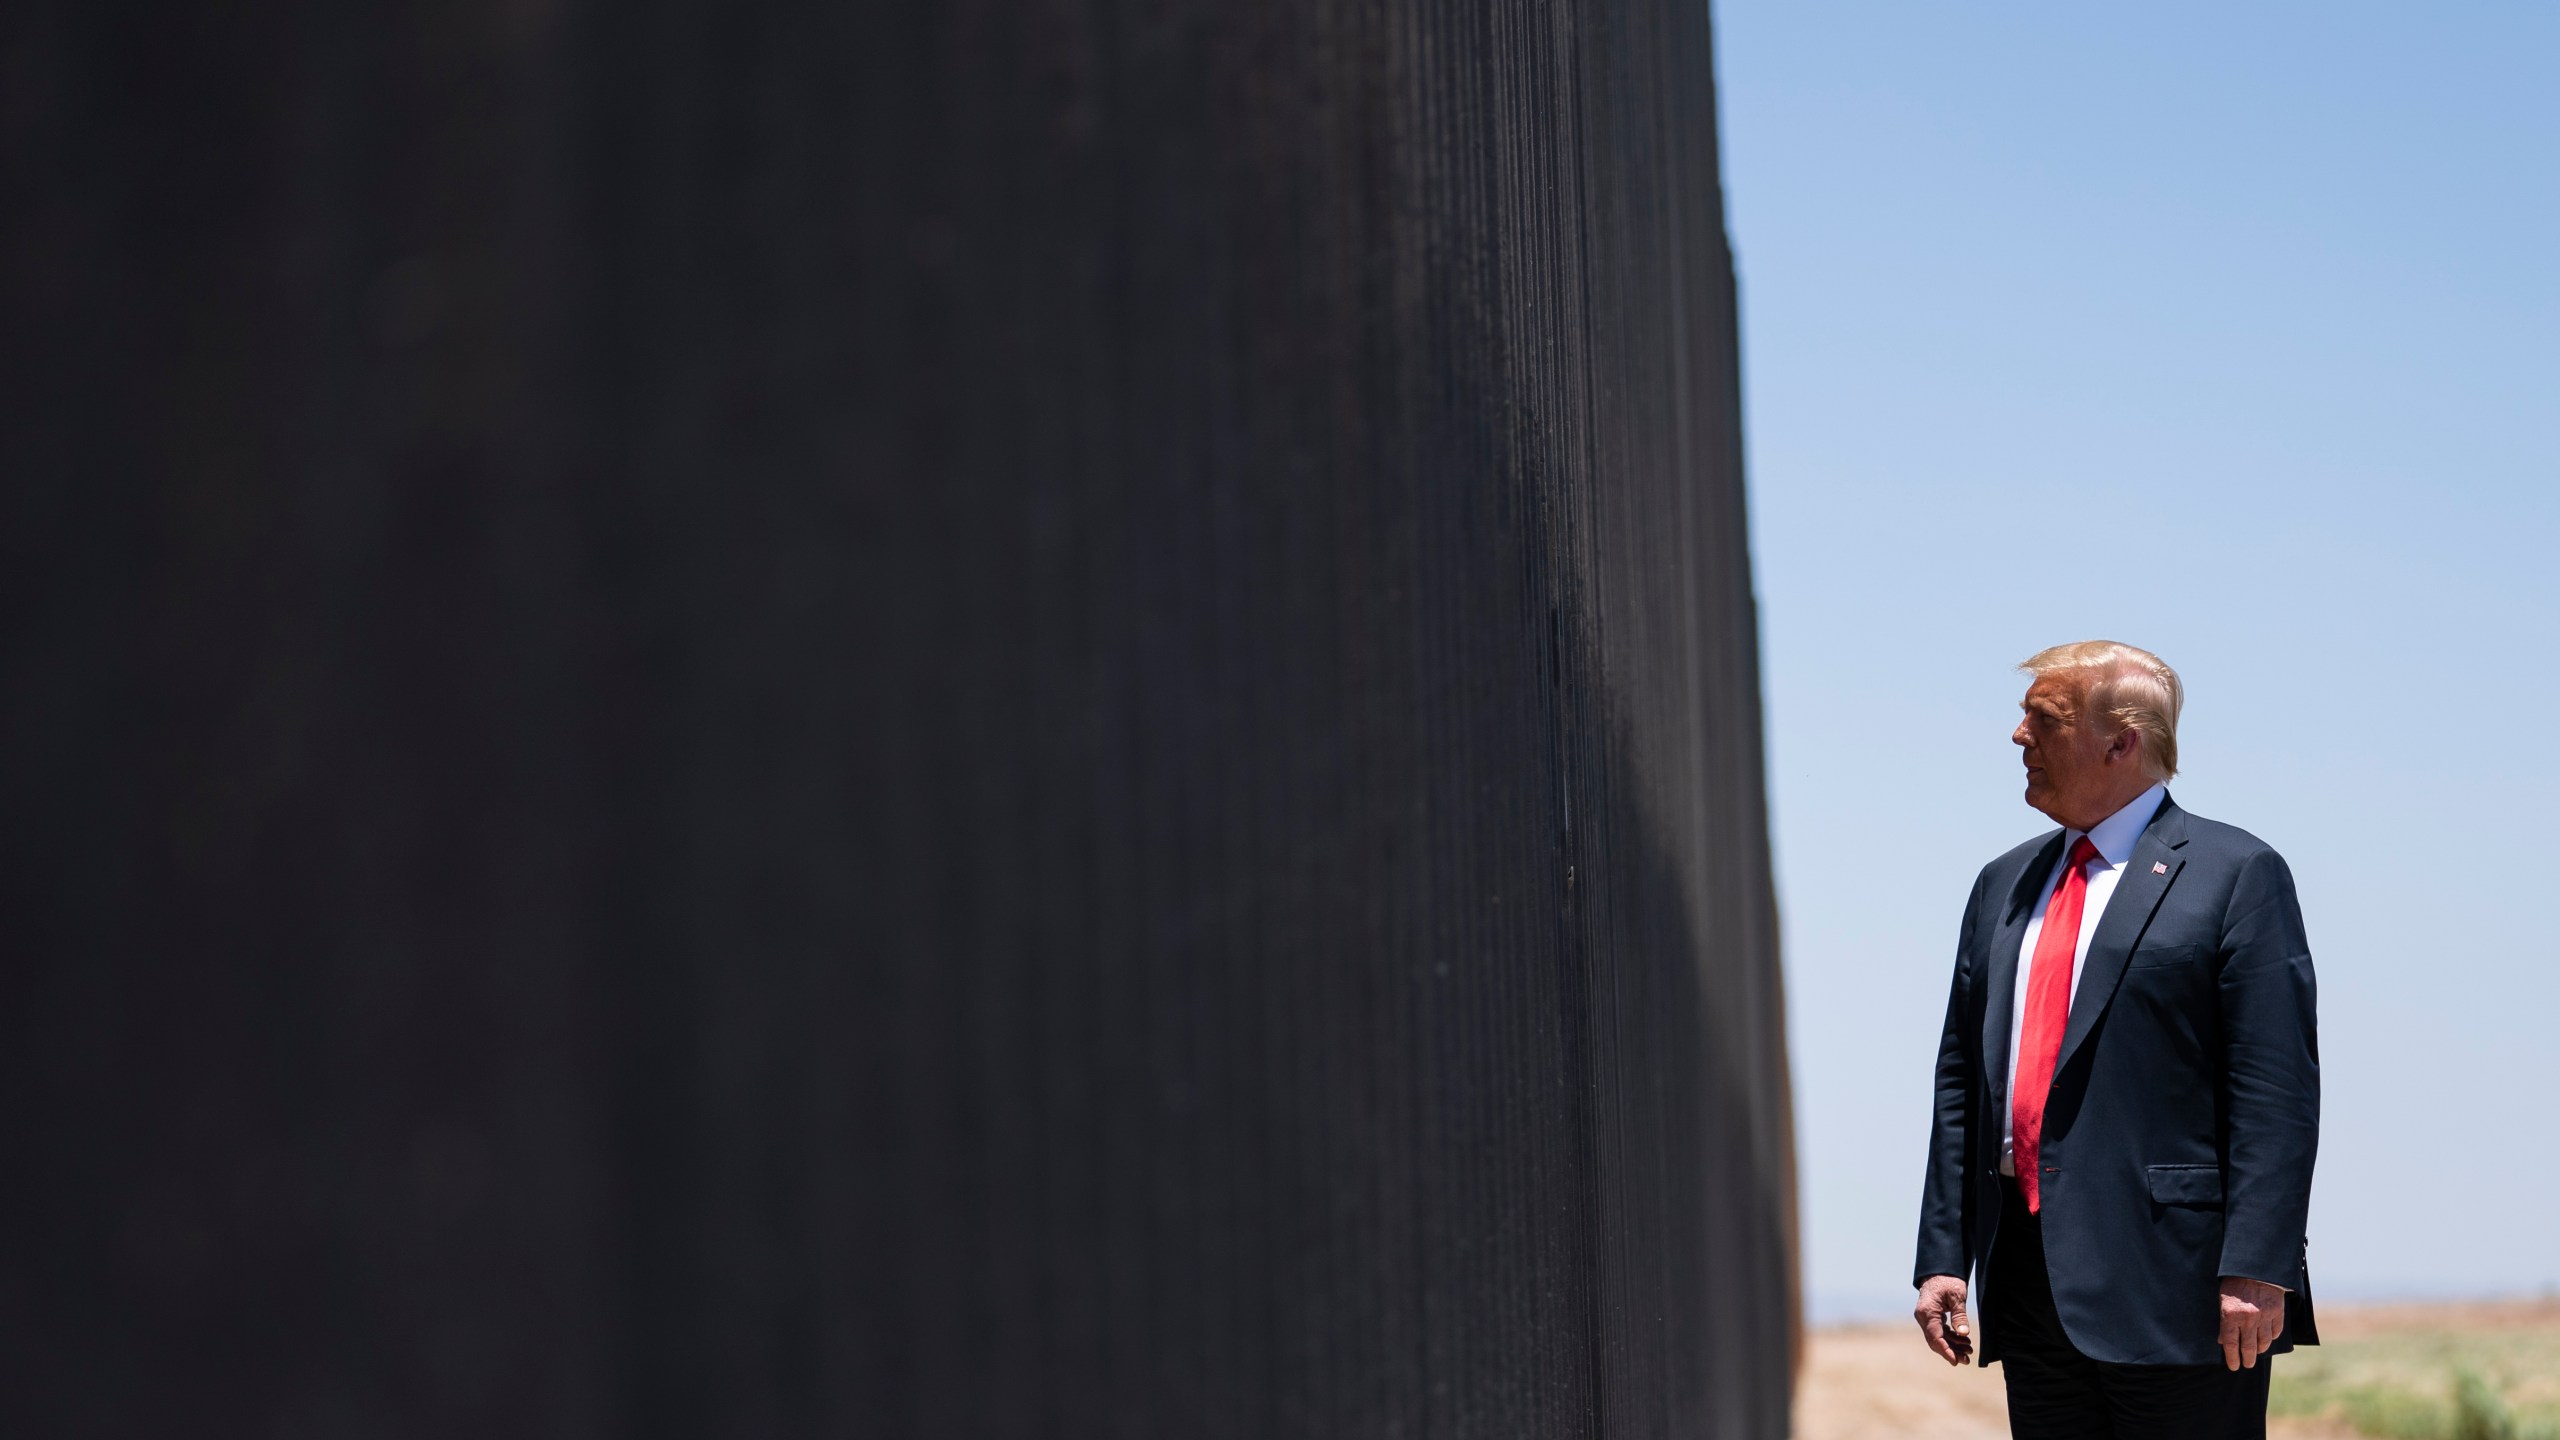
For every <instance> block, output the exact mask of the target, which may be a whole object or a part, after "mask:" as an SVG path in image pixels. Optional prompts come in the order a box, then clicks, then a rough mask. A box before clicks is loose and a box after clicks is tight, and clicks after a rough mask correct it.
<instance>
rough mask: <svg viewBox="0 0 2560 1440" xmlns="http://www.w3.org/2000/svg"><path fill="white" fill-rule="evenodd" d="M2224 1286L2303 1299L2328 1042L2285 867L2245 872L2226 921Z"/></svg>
mask: <svg viewBox="0 0 2560 1440" xmlns="http://www.w3.org/2000/svg"><path fill="white" fill-rule="evenodd" d="M2222 933H2223V953H2222V956H2221V967H2222V968H2221V979H2220V986H2221V998H2222V1037H2223V1072H2222V1083H2223V1102H2224V1105H2225V1107H2226V1109H2225V1113H2226V1114H2227V1115H2229V1117H2230V1130H2229V1132H2228V1133H2229V1150H2228V1151H2227V1158H2226V1159H2225V1161H2224V1184H2223V1192H2224V1210H2223V1232H2222V1236H2223V1238H2222V1261H2221V1269H2220V1270H2219V1271H2218V1272H2217V1273H2219V1274H2222V1275H2227V1276H2228V1275H2236V1276H2245V1277H2246V1278H2248V1279H2251V1280H2264V1281H2267V1282H2269V1283H2271V1284H2276V1285H2281V1286H2283V1287H2285V1288H2286V1289H2288V1290H2299V1289H2301V1288H2302V1283H2303V1281H2302V1255H2303V1227H2304V1224H2305V1222H2306V1215H2307V1213H2308V1211H2309V1210H2310V1207H2311V1166H2312V1160H2313V1157H2314V1155H2315V1154H2316V1153H2317V1151H2318V1150H2319V1146H2320V1035H2319V1022H2318V1015H2317V1009H2318V1004H2317V1002H2318V993H2317V986H2316V984H2315V982H2314V979H2313V976H2312V973H2311V942H2310V940H2309V939H2308V938H2307V937H2306V936H2305V935H2304V933H2303V928H2302V906H2301V904H2300V903H2299V902H2298V901H2297V900H2296V899H2295V898H2294V893H2293V872H2292V871H2291V870H2290V869H2288V868H2286V866H2285V863H2284V857H2282V856H2280V855H2278V854H2276V853H2275V852H2274V851H2273V850H2261V851H2260V852H2258V853H2257V854H2256V855H2253V856H2251V857H2250V858H2249V860H2248V861H2247V862H2246V863H2245V864H2244V865H2243V866H2242V867H2241V871H2240V878H2239V881H2238V883H2237V884H2236V885H2235V886H2234V887H2233V889H2232V894H2231V906H2230V909H2229V910H2228V911H2227V912H2226V913H2225V915H2224V918H2223V927H2222Z"/></svg>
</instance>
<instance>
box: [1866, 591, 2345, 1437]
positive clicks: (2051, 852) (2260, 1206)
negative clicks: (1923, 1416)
mask: <svg viewBox="0 0 2560 1440" xmlns="http://www.w3.org/2000/svg"><path fill="white" fill-rule="evenodd" d="M2019 668H2020V669H2022V670H2024V671H2026V672H2027V673H2028V674H2030V675H2032V676H2033V677H2034V679H2033V682H2032V683H2031V684H2030V685H2029V686H2028V688H2027V695H2026V700H2025V702H2024V709H2025V711H2026V714H2025V718H2023V719H2022V720H2020V721H2019V723H2018V728H2017V730H2016V732H2015V733H2014V734H2012V735H2011V736H2010V739H2012V740H2013V741H2015V742H2016V744H2017V745H2018V747H2019V748H2020V749H2021V750H2022V751H2023V752H2024V757H2025V760H2026V770H2027V796H2026V798H2027V803H2028V804H2029V805H2031V806H2033V807H2035V808H2036V809H2038V810H2041V811H2043V812H2044V813H2045V815H2046V816H2048V817H2049V818H2051V819H2052V820H2053V821H2054V822H2055V823H2057V824H2059V825H2060V826H2061V827H2062V828H2061V829H2060V830H2058V831H2053V832H2049V833H2047V834H2045V835H2042V836H2039V837H2037V838H2036V839H2034V840H2030V841H2028V842H2027V843H2026V844H2024V845H2021V846H2019V847H2018V848H2017V849H2015V850H2012V851H2010V852H2009V853H2008V854H2006V855H2003V856H2001V857H2000V858H1999V859H1997V860H1994V861H1992V862H1991V863H1990V864H1989V865H1987V866H1985V867H1984V868H1983V871H1982V875H1981V877H1980V878H1979V879H1977V880H1975V881H1974V884H1973V896H1972V898H1971V899H1970V900H1969V901H1967V902H1966V904H1965V911H1964V928H1963V930H1962V931H1961V932H1960V933H1959V935H1958V937H1957V942H1956V966H1955V984H1954V988H1953V992H1952V993H1951V994H1950V995H1949V997H1948V1000H1947V1019H1946V1028H1945V1032H1944V1034H1943V1035H1942V1036H1941V1037H1940V1039H1939V1042H1938V1076H1937V1104H1936V1114H1935V1117H1934V1120H1933V1123H1932V1126H1931V1129H1930V1133H1929V1172H1928V1179H1927V1183H1926V1185H1925V1186H1924V1188H1923V1191H1922V1195H1921V1202H1920V1251H1919V1258H1918V1263H1917V1265H1916V1267H1915V1270H1914V1283H1915V1284H1917V1285H1918V1286H1919V1289H1920V1295H1919V1303H1918V1304H1917V1306H1916V1307H1915V1308H1914V1311H1913V1313H1914V1315H1915V1317H1916V1318H1917V1319H1918V1320H1919V1322H1920V1329H1921V1331H1922V1333H1923V1334H1924V1335H1925V1336H1926V1337H1927V1339H1928V1343H1929V1347H1930V1348H1931V1349H1932V1350H1934V1351H1936V1352H1937V1353H1938V1355H1939V1356H1940V1357H1941V1358H1943V1359H1945V1360H1946V1361H1947V1363H1949V1364H1951V1365H1956V1364H1962V1363H1964V1361H1965V1360H1966V1359H1967V1358H1969V1357H1970V1356H1971V1354H1972V1352H1973V1346H1974V1337H1973V1334H1972V1327H1971V1325H1970V1324H1969V1323H1968V1321H1967V1319H1966V1315H1965V1299H1966V1286H1965V1279H1966V1276H1967V1275H1968V1274H1969V1273H1971V1272H1972V1271H1974V1270H1975V1269H1976V1267H1979V1268H1980V1271H1981V1276H1980V1280H1981V1291H1980V1295H1979V1298H1978V1304H1977V1309H1978V1312H1979V1315H1980V1320H1981V1329H1982V1334H1981V1351H1982V1354H1981V1358H1982V1363H1983V1364H1986V1365H1988V1364H1990V1363H1991V1362H1992V1361H1994V1360H1997V1361H2000V1362H2001V1366H2002V1379H2003V1381H2004V1383H2005V1384H2006V1387H2007V1390H2008V1396H2009V1426H2010V1433H2011V1434H2012V1435H2015V1436H2018V1437H2020V1440H2040V1437H2054V1440H2091V1437H2117V1440H2145V1437H2154V1436H2159V1437H2168V1436H2182V1437H2183V1436H2216V1437H2219V1436H2248V1437H2259V1436H2263V1435H2264V1434H2265V1433H2266V1409H2267V1375H2268V1369H2269V1367H2268V1364H2267V1363H2266V1357H2267V1356H2270V1355H2275V1354H2281V1353H2283V1352H2284V1351H2287V1350H2290V1349H2292V1348H2293V1347H2294V1346H2295V1345H2311V1344H2317V1343H2318V1341H2319V1336H2318V1333H2317V1332H2316V1330H2315V1329H2314V1328H2313V1324H2312V1315H2311V1290H2310V1282H2309V1276H2308V1274H2307V1272H2306V1265H2307V1263H2308V1255H2307V1247H2306V1245H2305V1242H2304V1239H2303V1220H2304V1213H2305V1211H2306V1210H2307V1209H2308V1208H2309V1205H2310V1201H2311V1164H2312V1155H2313V1151H2314V1149H2315V1148H2316V1146H2317V1143H2318V1139H2319V1127H2320V1051H2319V1040H2318V1035H2317V1030H2316V1025H2315V1021H2314V1015H2313V998H2314V994H2313V980H2312V973H2311V953H2310V945H2309V943H2308V942H2307V941H2306V940H2305V939H2304V937H2303V929H2302V912H2301V907H2300V906H2299V905H2298V904H2297V903H2296V902H2295V899H2294V893H2293V876H2292V873H2291V872H2290V871H2288V870H2287V869H2286V868H2285V863H2284V860H2283V858H2282V857H2281V856H2279V855H2277V854H2276V852H2275V851H2273V850H2271V849H2269V848H2268V847H2267V845H2266V844H2265V843H2264V842H2263V841H2261V840H2259V839H2258V838H2257V837H2256V836H2254V835H2250V834H2248V833H2247V832H2245V831H2242V830H2236V829H2234V828H2232V827H2231V826H2228V825H2223V824H2219V823H2217V822H2215V821H2212V820H2206V819H2203V818H2202V817H2200V816H2195V815H2190V814H2188V813H2186V812H2185V811H2183V810H2181V809H2179V808H2178V806H2177V803H2176V802H2175V801H2173V800H2171V799H2170V798H2169V793H2168V789H2167V783H2168V781H2169V778H2170V777H2171V776H2173V775H2175V774H2176V773H2177V769H2178V711H2179V709H2180V707H2181V706H2182V705H2183V703H2184V692H2183V689H2182V687H2181V686H2180V685H2179V683H2178V676H2177V672H2175V671H2173V670H2171V669H2170V668H2169V667H2168V666H2167V665H2165V664H2163V663H2162V662H2161V660H2160V658H2159V657H2158V656H2156V655H2153V654H2151V653H2149V652H2148V651H2144V650H2137V649H2135V648H2133V647H2132V646H2130V645H2119V644H2116V643H2114V642H2112V641H2105V640H2092V641H2086V642H2083V643H2080V644H2076V645H2058V646H2055V647H2054V648H2053V649H2050V650H2047V651H2044V652H2043V653H2041V654H2039V655H2036V656H2035V657H2034V658H2032V659H2030V660H2028V661H2027V662H2026V663H2025V664H2024V665H2022V666H2020V667H2019Z"/></svg>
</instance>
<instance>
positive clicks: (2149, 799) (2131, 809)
mask: <svg viewBox="0 0 2560 1440" xmlns="http://www.w3.org/2000/svg"><path fill="white" fill-rule="evenodd" d="M2168 798H2169V786H2168V784H2167V783H2166V782H2162V783H2160V784H2157V785H2154V786H2152V787H2151V788H2150V789H2148V790H2145V791H2143V792H2142V793H2141V794H2139V795H2136V796H2134V797H2133V799H2132V801H2131V802H2130V803H2128V804H2127V805H2126V806H2125V807H2124V808H2123V809H2121V810H2119V811H2117V812H2116V813H2114V814H2113V815H2110V816H2108V817H2107V818H2106V819H2104V820H2101V821H2099V822H2098V823H2097V824H2096V825H2095V826H2094V827H2092V828H2091V829H2090V831H2089V843H2090V844H2092V845H2095V846H2097V847H2098V854H2099V855H2100V856H2101V857H2102V858H2104V859H2105V860H2106V862H2107V868H2108V869H2110V870H2113V869H2116V868H2118V867H2120V866H2122V865H2123V864H2124V862H2126V861H2127V860H2130V859H2132V858H2133V842H2135V841H2136V840H2139V839H2141V838H2142V832H2143V829H2144V828H2145V827H2146V826H2148V825H2150V823H2151V817H2152V816H2154V815H2157V814H2159V813H2160V802H2161V801H2163V800H2166V799H2168ZM2079 833H2080V832H2079V831H2076V830H2075V831H2072V832H2070V833H2069V834H2066V835H2064V836H2063V837H2062V843H2063V845H2064V847H2065V848H2068V847H2069V846H2070V844H2071V842H2072V840H2073V839H2074V838H2075V837H2077V836H2078V835H2079Z"/></svg>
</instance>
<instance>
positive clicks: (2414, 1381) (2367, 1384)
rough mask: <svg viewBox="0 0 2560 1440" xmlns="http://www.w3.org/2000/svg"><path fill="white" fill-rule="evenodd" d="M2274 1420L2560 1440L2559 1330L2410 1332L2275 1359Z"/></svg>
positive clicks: (2429, 1436) (2456, 1437) (2431, 1436)
mask: <svg viewBox="0 0 2560 1440" xmlns="http://www.w3.org/2000/svg"><path fill="white" fill-rule="evenodd" d="M2268 1408H2269V1409H2270V1410H2271V1411H2273V1412H2274V1413H2275V1414H2278V1415H2322V1414H2327V1415H2335V1416H2337V1417H2339V1418H2341V1419H2343V1420H2345V1421H2346V1422H2347V1423H2348V1424H2350V1425H2353V1426H2354V1427H2355V1428H2356V1429H2358V1430H2361V1431H2363V1432H2364V1433H2365V1434H2367V1435H2378V1436H2383V1437H2387V1440H2560V1331H2554V1330H2547V1329H2540V1328H2535V1329H2516V1330H2507V1331H2470V1332H2459V1331H2451V1330H2443V1331H2428V1330H2417V1331H2409V1332H2406V1333H2402V1334H2397V1335H2389V1336H2377V1337H2374V1338H2372V1339H2363V1340H2349V1341H2344V1342H2341V1343H2338V1344H2334V1345H2322V1346H2318V1347H2316V1348H2313V1349H2308V1350H2297V1351H2295V1352H2294V1353H2292V1354H2291V1355H2287V1356H2284V1357H2281V1358H2280V1359H2278V1360H2277V1362H2276V1373H2275V1379H2274V1396H2273V1398H2272V1399H2271V1401H2270V1402H2269V1406H2268Z"/></svg>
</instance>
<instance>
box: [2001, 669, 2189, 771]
mask: <svg viewBox="0 0 2560 1440" xmlns="http://www.w3.org/2000/svg"><path fill="white" fill-rule="evenodd" d="M2018 668H2019V669H2021V670H2024V671H2026V672H2027V673H2028V674H2030V675H2033V676H2035V677H2036V678H2038V679H2042V678H2044V677H2045V676H2047V675H2059V674H2065V673H2069V672H2075V671H2084V670H2085V671H2094V672H2096V673H2095V674H2094V675H2092V677H2091V678H2090V681H2089V688H2088V691H2087V695H2088V701H2087V704H2088V706H2089V708H2090V709H2091V710H2094V711H2097V712H2099V713H2101V714H2105V715H2109V716H2112V717H2114V719H2115V722H2116V723H2117V724H2119V725H2121V726H2123V727H2125V728H2126V729H2129V730H2138V731H2140V732H2141V733H2142V768H2143V769H2144V770H2145V771H2146V772H2148V773H2149V774H2150V776H2151V778H2152V779H2154V780H2167V779H2169V778H2170V777H2171V776H2174V775H2176V774H2177V773H2178V711H2179V710H2181V709H2183V708H2184V707H2185V705H2186V703H2187V691H2186V687H2185V686H2183V685H2181V684H2179V683H2178V672H2177V671H2175V670H2172V669H2170V668H2169V662H2167V661H2166V660H2163V659H2161V658H2160V657H2159V656H2157V655H2154V654H2152V653H2151V652H2150V651H2148V650H2141V649H2136V648H2135V647H2133V646H2131V645H2126V644H2122V643H2119V642H2117V641H2114V640H2078V641H2074V642H2072V643H2071V644H2069V645H2056V646H2053V647H2052V648H2050V649H2045V650H2039V651H2037V652H2036V653H2034V654H2033V655H2030V656H2028V657H2027V658H2026V659H2025V660H2024V661H2021V662H2020V663H2019V665H2018Z"/></svg>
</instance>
